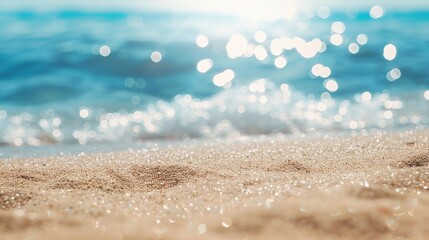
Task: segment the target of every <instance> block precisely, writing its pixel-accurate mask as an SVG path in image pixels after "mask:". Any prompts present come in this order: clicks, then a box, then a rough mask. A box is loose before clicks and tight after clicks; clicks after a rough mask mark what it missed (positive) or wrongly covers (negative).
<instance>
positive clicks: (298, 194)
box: [0, 131, 429, 239]
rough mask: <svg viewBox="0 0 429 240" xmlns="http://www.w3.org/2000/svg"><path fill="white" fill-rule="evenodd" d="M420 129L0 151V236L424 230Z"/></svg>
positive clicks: (412, 234) (391, 235) (417, 235)
mask: <svg viewBox="0 0 429 240" xmlns="http://www.w3.org/2000/svg"><path fill="white" fill-rule="evenodd" d="M428 222H429V132H427V131H415V132H401V133H387V134H386V133H385V134H381V133H373V134H368V135H366V136H363V135H361V136H343V137H335V136H331V137H307V138H302V139H289V140H285V139H281V138H267V139H247V140H244V141H229V142H223V143H201V144H199V145H188V146H175V147H169V148H161V149H142V150H133V151H125V152H112V153H91V154H89V153H87V154H79V155H74V156H56V157H47V158H30V159H3V160H0V239H288V238H291V239H427V236H428V235H429V228H428V227H427V223H428Z"/></svg>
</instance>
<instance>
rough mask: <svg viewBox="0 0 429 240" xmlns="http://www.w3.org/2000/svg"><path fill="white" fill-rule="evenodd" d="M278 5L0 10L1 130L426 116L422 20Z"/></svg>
mask: <svg viewBox="0 0 429 240" xmlns="http://www.w3.org/2000/svg"><path fill="white" fill-rule="evenodd" d="M287 9H290V11H286V12H285V11H280V12H277V10H276V11H274V10H271V11H273V12H271V13H272V14H271V15H270V14H268V15H267V12H266V11H265V12H264V15H258V14H253V13H251V12H249V13H246V14H244V15H245V16H246V17H249V16H253V17H250V19H251V20H249V19H246V18H244V19H243V18H236V17H232V16H220V15H216V14H215V15H209V16H205V15H198V14H197V15H195V14H194V15H190V16H185V15H181V14H179V13H177V14H166V13H150V14H146V15H145V14H143V13H142V14H140V15H139V14H134V13H133V14H125V13H124V14H123V13H106V14H90V13H74V12H65V13H58V14H51V15H49V16H47V17H44V16H40V15H37V14H25V13H16V14H15V13H10V14H8V13H5V14H3V15H1V16H0V17H1V18H2V19H3V20H4V21H2V23H1V24H0V25H2V27H4V28H3V29H4V31H3V32H2V33H0V36H1V37H2V38H0V43H1V44H0V54H1V55H0V59H1V60H2V62H3V63H4V64H2V66H1V67H0V83H1V85H2V89H0V100H1V102H0V126H1V129H0V143H2V144H7V145H15V146H22V145H32V146H39V145H43V144H51V143H57V142H66V143H79V144H82V145H84V144H87V143H89V142H99V141H124V140H131V141H134V140H146V139H154V138H161V139H181V138H194V137H205V138H217V137H236V136H242V135H248V134H272V133H286V134H299V133H309V132H315V131H327V132H332V131H360V130H368V129H395V128H401V127H404V126H405V127H416V126H427V124H428V122H429V113H428V112H427V109H429V90H428V89H429V82H428V77H427V74H425V73H424V70H425V68H426V66H425V65H424V63H425V62H426V61H427V57H426V56H427V51H429V49H427V47H426V48H423V47H424V46H425V42H426V43H427V41H428V40H429V36H428V35H427V34H426V35H425V34H420V35H416V33H419V32H420V30H421V29H426V27H427V26H428V25H429V21H428V19H421V18H420V17H419V16H414V15H413V14H412V13H408V14H404V13H392V14H391V15H389V13H388V12H386V11H385V9H384V8H383V6H380V5H375V6H372V7H371V6H370V7H369V8H368V10H367V11H366V12H356V13H355V14H354V15H353V16H352V17H351V16H350V14H349V15H344V14H342V13H337V12H335V11H334V10H332V9H330V8H329V7H327V6H320V7H318V8H315V9H314V11H313V12H306V13H305V14H302V13H300V12H299V11H297V9H296V7H293V8H287ZM268 13H270V12H268ZM280 13H281V14H280ZM252 14H253V15H252ZM279 14H280V15H279ZM395 14H396V15H395ZM401 14H402V15H401ZM261 19H263V20H264V21H261ZM411 24H412V25H413V26H414V29H410V28H409V26H408V25H411ZM42 26H44V27H42ZM36 27H38V28H36ZM410 39H412V40H413V41H414V43H415V44H413V45H412V46H411V45H410V44H409V40H410ZM28 43H30V44H28ZM22 69H25V71H23V70H22Z"/></svg>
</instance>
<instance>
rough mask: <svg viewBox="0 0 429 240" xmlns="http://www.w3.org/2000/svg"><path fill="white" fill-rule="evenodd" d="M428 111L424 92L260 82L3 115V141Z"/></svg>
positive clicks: (321, 122) (272, 127) (366, 123)
mask: <svg viewBox="0 0 429 240" xmlns="http://www.w3.org/2000/svg"><path fill="white" fill-rule="evenodd" d="M252 84H253V85H252ZM425 109H429V101H426V100H424V97H423V94H422V93H420V94H418V95H414V94H412V95H406V96H402V97H393V96H390V95H389V94H388V93H379V94H373V95H372V94H370V93H368V92H367V93H365V94H363V95H356V96H355V98H354V99H353V100H351V101H350V100H336V99H334V98H332V97H331V96H330V94H329V93H323V94H322V95H321V96H313V95H310V96H308V95H305V94H303V93H301V92H298V91H294V90H292V89H291V88H290V87H289V86H288V85H287V84H283V85H281V87H280V88H278V87H277V86H276V85H275V84H273V83H271V82H269V81H267V80H265V79H258V80H256V81H254V82H252V83H251V84H250V85H249V86H240V87H234V88H231V89H229V90H227V91H222V92H220V93H218V94H216V95H214V96H212V97H210V98H208V99H203V100H201V99H196V98H193V97H192V96H191V95H178V96H176V97H175V98H174V99H173V100H172V101H170V102H167V101H163V100H157V101H153V102H152V103H150V104H148V105H146V106H145V107H143V108H138V107H137V108H136V109H135V110H132V111H130V110H125V109H123V110H120V111H116V112H109V111H106V109H103V108H100V107H94V108H91V107H80V108H78V109H77V108H73V109H70V110H69V111H61V110H60V111H54V110H53V109H49V110H47V111H42V112H41V113H30V112H23V113H20V114H17V115H13V114H8V113H7V112H6V111H4V110H2V111H0V125H1V126H2V128H1V129H0V142H2V143H3V144H7V145H18V146H20V145H36V146H37V145H41V144H53V143H61V142H65V143H68V142H69V143H80V144H86V143H90V142H105V141H108V142H112V141H113V142H115V141H136V140H137V141H139V140H142V141H144V140H149V139H184V138H219V137H237V136H243V135H253V134H275V133H283V134H300V133H310V132H315V131H319V132H332V131H337V132H340V131H348V132H350V131H360V130H368V129H383V128H387V127H390V128H392V127H393V128H395V127H396V128H398V127H406V126H413V127H415V126H417V125H427V124H428V122H427V119H429V116H428V113H427V111H424V110H425Z"/></svg>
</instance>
